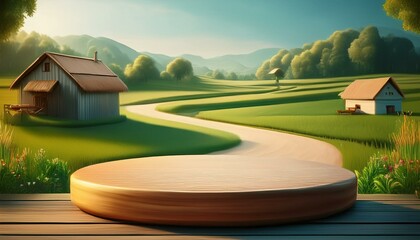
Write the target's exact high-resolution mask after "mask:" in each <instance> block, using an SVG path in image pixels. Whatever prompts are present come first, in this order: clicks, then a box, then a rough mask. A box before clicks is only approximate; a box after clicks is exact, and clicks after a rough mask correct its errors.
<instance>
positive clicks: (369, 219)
mask: <svg viewBox="0 0 420 240" xmlns="http://www.w3.org/2000/svg"><path fill="white" fill-rule="evenodd" d="M180 217H182V215H180ZM110 222H113V221H111V220H106V219H102V218H98V217H94V216H92V215H89V214H86V213H84V212H82V211H78V210H77V211H58V210H57V211H42V210H32V211H29V210H28V211H26V210H25V211H18V210H16V211H1V212H0V223H110ZM316 222H318V223H420V212H419V211H416V210H413V211H409V212H360V211H346V212H345V213H342V214H338V215H335V216H331V217H329V218H325V219H321V220H317V221H316Z"/></svg>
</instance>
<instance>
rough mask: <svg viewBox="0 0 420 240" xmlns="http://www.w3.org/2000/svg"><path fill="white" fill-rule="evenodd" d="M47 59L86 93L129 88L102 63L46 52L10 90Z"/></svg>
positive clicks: (118, 90) (20, 76)
mask: <svg viewBox="0 0 420 240" xmlns="http://www.w3.org/2000/svg"><path fill="white" fill-rule="evenodd" d="M46 58H50V59H51V60H53V61H54V62H55V63H56V64H57V65H58V66H60V68H61V69H62V70H63V71H64V72H66V73H67V75H69V77H70V78H71V79H73V80H74V81H75V82H76V84H77V85H78V86H79V87H80V88H81V89H82V90H84V91H86V92H124V91H127V90H128V88H127V86H126V85H125V84H124V82H123V81H122V80H121V79H120V78H119V77H118V76H117V75H116V74H115V73H113V72H112V71H111V70H110V69H109V68H108V67H107V66H106V65H105V64H104V63H103V62H102V61H100V60H97V61H95V60H94V59H91V58H83V57H76V56H69V55H63V54H58V53H51V52H46V53H44V54H43V55H41V56H40V57H39V58H38V59H36V60H35V61H34V62H33V63H32V64H31V65H30V66H29V67H28V68H27V69H26V70H25V71H24V72H23V73H22V74H20V75H19V77H17V78H16V80H15V81H14V82H13V83H12V85H11V86H10V88H17V87H18V86H19V84H20V81H21V80H22V79H23V78H24V77H25V76H27V75H28V74H29V73H30V72H32V70H34V69H35V68H36V67H37V66H38V65H39V64H41V63H42V62H43V61H44V60H45V59H46Z"/></svg>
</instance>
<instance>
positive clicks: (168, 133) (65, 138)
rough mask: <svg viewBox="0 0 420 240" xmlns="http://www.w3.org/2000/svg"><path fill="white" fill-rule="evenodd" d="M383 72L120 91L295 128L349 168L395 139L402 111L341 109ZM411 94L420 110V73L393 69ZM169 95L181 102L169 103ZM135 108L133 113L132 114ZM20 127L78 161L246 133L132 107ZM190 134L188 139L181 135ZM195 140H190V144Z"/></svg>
mask: <svg viewBox="0 0 420 240" xmlns="http://www.w3.org/2000/svg"><path fill="white" fill-rule="evenodd" d="M379 76H380V75H375V76H373V75H371V76H356V77H340V78H329V79H305V80H282V81H281V84H282V85H281V89H280V90H277V89H276V87H275V84H274V81H272V80H270V81H260V80H259V81H225V80H213V79H209V78H204V77H203V78H202V79H201V80H197V79H196V80H195V81H193V82H165V81H156V82H148V83H143V84H138V85H134V86H129V87H130V91H129V92H127V93H122V94H121V95H120V101H121V104H122V105H131V104H140V103H156V102H162V104H161V105H159V110H162V111H167V112H173V113H178V114H185V115H189V116H197V117H200V118H206V119H213V120H218V121H226V122H233V123H237V124H243V125H251V126H255V127H261V128H268V129H272V130H277V131H287V132H293V133H296V134H302V135H305V136H309V137H314V138H317V139H321V140H323V141H327V142H330V143H331V144H333V145H335V146H336V147H337V148H338V149H340V151H341V152H342V153H343V156H344V167H346V168H348V169H350V170H360V169H361V168H362V167H363V166H365V165H366V162H367V160H368V159H369V157H370V156H371V155H372V154H374V153H375V152H377V151H379V150H380V147H381V146H385V145H387V144H389V134H391V133H392V132H393V131H394V129H395V126H396V124H397V122H398V119H399V118H398V117H397V116H367V115H359V116H339V115H337V114H336V110H338V109H344V103H343V101H342V100H341V99H340V98H339V96H338V93H340V92H341V91H342V90H343V89H344V88H345V87H346V86H347V85H348V84H349V83H351V82H352V81H353V80H354V79H358V78H368V77H379ZM392 76H393V77H394V78H395V79H396V80H397V82H398V83H399V84H400V86H401V88H402V89H403V92H404V93H405V95H406V99H405V100H404V104H403V106H404V109H405V110H411V111H414V113H415V115H416V116H414V118H415V119H419V115H420V76H419V75H399V74H393V75H392ZM12 79H13V78H0V93H1V95H0V96H1V97H0V103H2V104H3V103H10V102H12V103H13V102H16V93H15V92H10V91H9V90H8V88H7V86H8V85H9V84H10V82H11V81H12ZM166 101H176V102H172V103H164V102H166ZM125 114H127V113H125ZM41 123H43V125H47V126H18V127H15V141H16V143H17V144H18V145H19V147H22V148H23V147H30V148H31V149H38V148H44V149H46V150H47V152H48V154H49V155H51V156H52V157H59V158H62V159H65V160H67V161H68V162H69V164H70V165H71V166H72V167H73V168H76V169H77V168H79V167H81V166H86V165H89V164H92V163H95V162H102V161H108V160H114V159H121V158H129V157H140V156H151V155H163V154H193V153H206V152H210V151H212V150H216V149H222V148H226V147H229V146H233V145H235V144H237V143H238V139H237V138H236V137H235V136H233V135H231V134H228V133H223V132H219V131H215V130H209V129H205V128H197V127H191V126H187V125H184V124H178V123H172V122H169V121H161V120H156V119H150V118H145V117H139V116H134V115H132V114H127V120H125V121H121V122H118V123H113V124H102V125H98V126H91V125H90V124H86V125H85V126H79V127H74V126H73V127H71V128H69V127H68V126H66V124H64V125H62V126H60V124H57V123H56V122H55V123H54V121H53V123H51V122H48V121H45V119H44V120H42V121H41ZM179 139H183V141H179ZM186 139H187V140H188V141H187V142H188V144H185V142H186V141H184V140H186Z"/></svg>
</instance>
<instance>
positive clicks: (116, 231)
mask: <svg viewBox="0 0 420 240" xmlns="http://www.w3.org/2000/svg"><path fill="white" fill-rule="evenodd" d="M1 235H3V236H5V235H21V236H24V235H32V236H34V235H43V236H44V235H62V236H65V235H107V236H108V235H112V236H127V235H136V236H142V235H167V236H173V235H194V236H204V235H205V236H249V235H253V236H317V235H318V236H337V235H342V236H346V235H348V236H360V235H363V236H369V235H372V236H376V235H382V236H384V235H385V236H414V235H415V236H420V224H295V225H284V226H276V227H258V228H186V227H182V228H181V227H168V226H140V225H129V224H2V225H0V236H1Z"/></svg>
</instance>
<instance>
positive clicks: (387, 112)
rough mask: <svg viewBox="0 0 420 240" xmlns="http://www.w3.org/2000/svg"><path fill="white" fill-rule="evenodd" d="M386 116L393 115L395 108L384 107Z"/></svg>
mask: <svg viewBox="0 0 420 240" xmlns="http://www.w3.org/2000/svg"><path fill="white" fill-rule="evenodd" d="M386 114H395V106H394V105H386Z"/></svg>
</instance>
